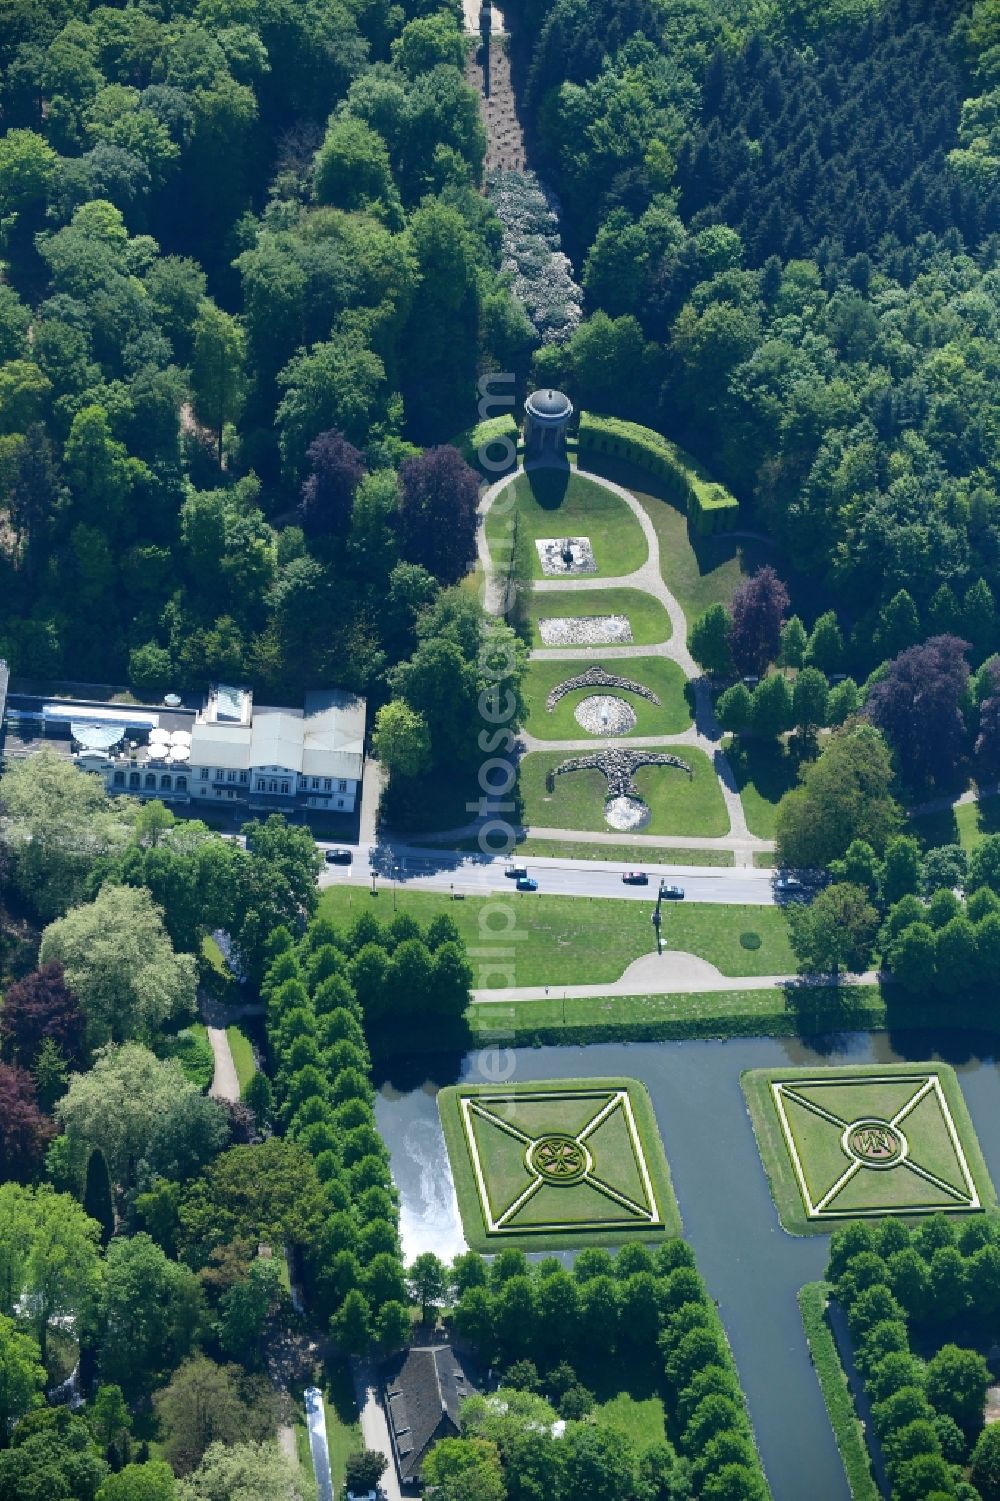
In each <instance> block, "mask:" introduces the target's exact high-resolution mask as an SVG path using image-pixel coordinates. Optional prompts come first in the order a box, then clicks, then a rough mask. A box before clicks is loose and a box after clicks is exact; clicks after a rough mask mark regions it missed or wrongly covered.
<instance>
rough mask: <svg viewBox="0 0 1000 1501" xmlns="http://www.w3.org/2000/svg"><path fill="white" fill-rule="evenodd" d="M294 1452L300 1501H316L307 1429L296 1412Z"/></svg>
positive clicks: (314, 1477)
mask: <svg viewBox="0 0 1000 1501" xmlns="http://www.w3.org/2000/svg"><path fill="white" fill-rule="evenodd" d="M295 1452H296V1454H297V1455H298V1459H299V1487H300V1489H301V1492H302V1501H316V1498H317V1495H318V1491H317V1487H316V1472H315V1470H314V1469H313V1462H312V1449H311V1448H310V1447H309V1429H308V1427H307V1426H306V1420H305V1418H304V1417H302V1416H301V1414H299V1413H298V1412H296V1415H295Z"/></svg>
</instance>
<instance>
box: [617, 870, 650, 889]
mask: <svg viewBox="0 0 1000 1501" xmlns="http://www.w3.org/2000/svg"><path fill="white" fill-rule="evenodd" d="M622 880H623V881H624V882H625V885H626V886H648V885H649V877H648V876H647V874H646V872H645V871H644V870H626V871H624V872H623V874H622Z"/></svg>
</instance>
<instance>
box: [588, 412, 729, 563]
mask: <svg viewBox="0 0 1000 1501" xmlns="http://www.w3.org/2000/svg"><path fill="white" fill-rule="evenodd" d="M578 441H579V455H580V459H581V460H584V459H585V458H586V454H587V452H588V450H590V451H592V452H595V453H607V454H612V455H614V456H615V457H616V458H620V459H626V460H628V461H629V462H630V463H633V464H637V465H638V466H639V468H640V469H647V470H649V472H650V473H651V474H654V475H656V477H657V479H660V480H662V481H663V483H664V485H665V487H666V489H667V491H668V493H669V494H670V496H671V498H672V499H673V500H675V501H676V503H677V504H678V505H679V506H680V507H681V509H682V510H684V511H686V512H687V518H688V525H689V526H690V527H691V530H692V531H694V532H697V533H698V535H699V536H708V535H709V534H710V533H712V532H731V531H732V530H733V529H734V527H735V526H736V525H737V523H738V521H739V514H740V503H739V501H738V500H737V499H736V496H735V495H733V494H732V492H731V491H729V490H727V489H726V487H725V486H724V485H720V484H718V483H717V482H716V481H715V480H713V479H712V476H711V475H710V474H709V473H708V471H707V470H705V469H703V468H702V466H701V465H700V464H699V463H698V460H697V459H695V458H693V457H692V455H691V454H689V453H685V451H684V449H683V448H678V446H677V444H676V443H671V442H670V439H669V438H665V437H664V436H663V435H662V433H657V432H654V431H653V429H652V428H649V427H642V426H640V424H639V423H638V422H626V421H624V420H623V419H622V418H620V417H602V416H599V415H598V414H597V413H594V412H582V413H581V415H580V433H579V440H578Z"/></svg>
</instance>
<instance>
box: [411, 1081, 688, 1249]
mask: <svg viewBox="0 0 1000 1501" xmlns="http://www.w3.org/2000/svg"><path fill="white" fill-rule="evenodd" d="M438 1108H439V1110H440V1114H441V1123H442V1126H443V1129H444V1135H445V1141H446V1143H447V1146H448V1155H449V1158H450V1160H451V1167H452V1173H453V1175H454V1179H455V1189H456V1193H457V1196H458V1203H459V1209H460V1211H461V1215H462V1225H463V1228H464V1231H465V1238H466V1240H467V1241H468V1243H469V1245H470V1246H471V1247H472V1249H473V1250H476V1251H481V1252H496V1251H501V1250H503V1249H504V1248H505V1247H506V1246H511V1247H513V1248H516V1249H521V1250H550V1251H551V1250H570V1249H573V1248H578V1247H580V1246H588V1245H589V1246H601V1245H609V1246H616V1245H622V1244H624V1243H625V1242H626V1241H631V1240H640V1241H647V1242H656V1241H660V1240H662V1239H663V1238H664V1237H665V1236H669V1235H678V1234H679V1233H680V1214H679V1211H678V1208H677V1201H676V1199H675V1197H674V1191H673V1186H672V1184H671V1181H670V1170H669V1168H668V1166H667V1159H666V1156H665V1154H664V1150H663V1145H662V1142H661V1140H660V1134H659V1130H658V1128H657V1125H656V1118H655V1116H654V1114H653V1108H652V1105H651V1103H650V1100H649V1097H648V1095H647V1093H646V1090H645V1088H644V1087H643V1085H641V1084H640V1083H638V1082H637V1081H636V1080H634V1079H578V1080H572V1079H570V1080H558V1081H553V1082H543V1083H533V1084H530V1085H529V1084H523V1085H506V1086H503V1087H492V1088H489V1087H484V1086H478V1085H464V1084H463V1085H456V1086H454V1087H452V1088H448V1089H443V1090H442V1091H441V1093H440V1094H439V1095H438Z"/></svg>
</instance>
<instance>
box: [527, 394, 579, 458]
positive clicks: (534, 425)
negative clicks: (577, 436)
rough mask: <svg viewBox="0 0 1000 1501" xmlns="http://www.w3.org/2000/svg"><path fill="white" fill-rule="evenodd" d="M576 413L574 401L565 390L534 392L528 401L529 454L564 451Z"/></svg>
mask: <svg viewBox="0 0 1000 1501" xmlns="http://www.w3.org/2000/svg"><path fill="white" fill-rule="evenodd" d="M572 415H573V403H572V402H571V401H570V399H569V397H568V396H567V395H565V393H564V392H562V391H532V393H531V395H530V396H529V397H528V399H527V401H526V402H525V403H524V448H525V453H526V454H528V455H529V456H530V455H531V454H536V455H537V454H542V453H552V454H555V453H561V452H562V451H563V450H564V449H565V447H566V433H567V430H568V428H569V422H570V418H571V417H572Z"/></svg>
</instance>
